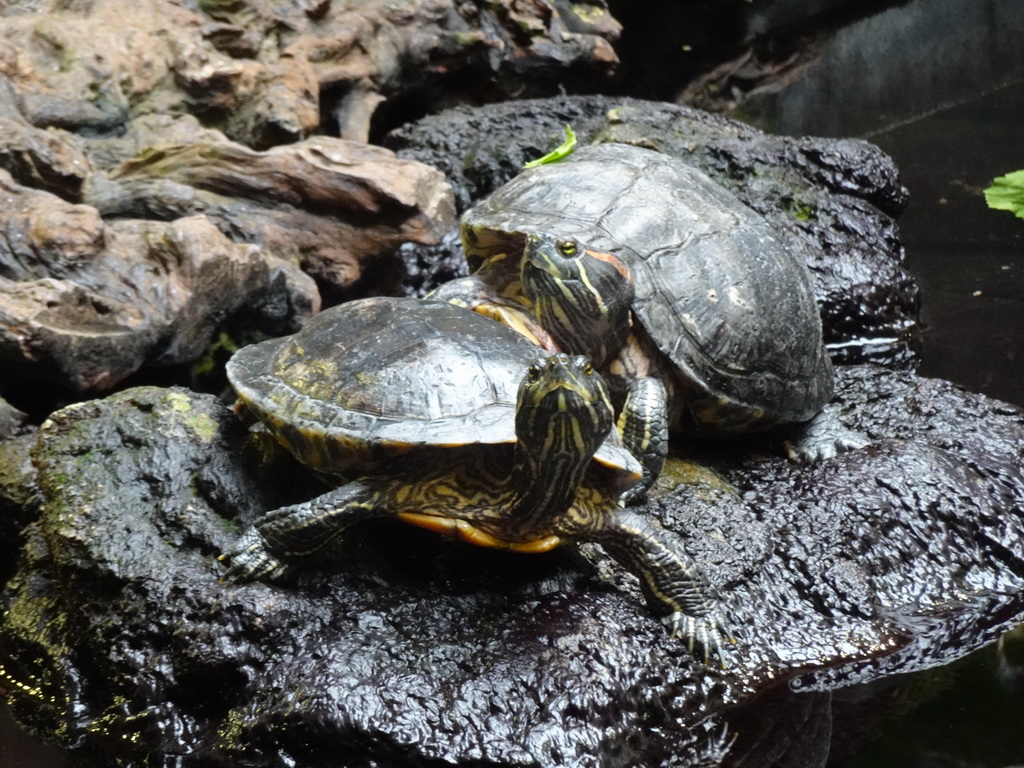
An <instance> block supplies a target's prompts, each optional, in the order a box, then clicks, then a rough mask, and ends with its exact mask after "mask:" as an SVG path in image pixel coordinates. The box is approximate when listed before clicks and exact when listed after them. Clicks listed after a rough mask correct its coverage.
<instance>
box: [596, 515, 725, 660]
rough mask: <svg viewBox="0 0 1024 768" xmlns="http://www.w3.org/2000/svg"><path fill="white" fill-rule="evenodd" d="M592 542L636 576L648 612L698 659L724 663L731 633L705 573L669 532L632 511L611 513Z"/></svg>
mask: <svg viewBox="0 0 1024 768" xmlns="http://www.w3.org/2000/svg"><path fill="white" fill-rule="evenodd" d="M595 540H596V541H597V542H598V543H599V544H601V546H602V547H604V548H605V549H606V550H607V551H608V553H609V554H610V555H611V556H612V557H614V558H615V559H616V560H618V561H619V562H620V563H621V564H622V565H623V566H624V567H625V568H627V569H628V570H630V571H631V572H632V573H634V574H636V575H637V576H638V577H639V578H640V586H641V588H642V589H643V591H644V595H645V596H646V597H647V603H648V605H649V606H650V608H651V610H652V611H653V612H654V613H656V614H658V615H659V616H660V617H661V621H662V623H663V624H665V626H666V627H667V628H668V630H669V633H670V634H671V635H672V637H678V638H680V639H681V640H683V642H684V643H685V644H686V647H687V649H688V650H689V651H690V653H691V654H693V656H694V657H695V658H697V659H698V660H701V661H703V662H704V663H705V664H709V663H711V662H712V661H714V662H715V663H716V664H718V665H719V666H721V667H723V668H724V667H725V663H724V659H723V647H724V644H725V643H726V642H734V641H733V639H732V634H731V633H730V632H729V630H728V629H726V627H725V624H724V622H723V620H722V619H721V617H720V616H719V614H718V612H717V610H716V609H715V608H714V607H713V606H712V605H711V604H710V603H709V601H708V599H707V597H706V588H705V583H704V579H703V577H702V576H701V575H700V573H699V571H698V569H697V566H696V564H695V563H694V562H693V561H692V560H691V559H690V557H689V556H688V555H687V554H686V552H685V551H684V549H683V546H682V542H681V541H679V539H678V538H677V537H676V536H675V535H674V534H672V533H671V532H669V531H666V530H665V529H664V528H659V527H656V526H653V525H651V524H650V523H649V522H647V520H646V519H644V518H643V517H641V516H640V515H637V514H634V513H632V512H619V513H617V514H614V515H612V516H611V518H610V520H609V522H608V525H607V526H606V527H605V528H604V529H603V530H602V531H601V532H600V533H599V535H598V536H597V537H596V538H595Z"/></svg>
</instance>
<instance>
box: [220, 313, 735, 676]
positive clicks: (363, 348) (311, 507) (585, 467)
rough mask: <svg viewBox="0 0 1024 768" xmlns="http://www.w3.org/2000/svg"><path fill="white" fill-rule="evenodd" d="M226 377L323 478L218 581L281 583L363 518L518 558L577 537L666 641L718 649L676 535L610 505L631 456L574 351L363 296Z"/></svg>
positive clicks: (710, 615) (714, 625) (605, 400)
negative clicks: (669, 637) (647, 611)
mask: <svg viewBox="0 0 1024 768" xmlns="http://www.w3.org/2000/svg"><path fill="white" fill-rule="evenodd" d="M227 370H228V378H229V379H230V381H231V384H232V386H233V387H234V388H235V391H236V392H237V393H238V396H239V398H240V399H241V401H242V403H244V404H245V406H246V407H247V408H248V409H249V410H250V411H252V412H253V413H254V414H255V415H256V416H257V417H258V418H259V419H260V420H261V421H262V422H263V423H264V424H265V425H266V426H267V427H268V428H269V430H270V431H271V432H272V433H273V434H274V436H275V437H276V438H277V439H278V440H279V441H280V442H281V443H282V444H283V445H284V446H285V447H286V448H287V449H288V450H289V451H291V452H292V453H293V454H294V455H295V456H296V458H298V459H299V460H300V461H301V462H303V463H304V464H306V465H307V466H308V467H310V468H311V469H313V470H315V471H317V472H318V473H319V474H321V475H325V476H328V477H331V478H332V479H335V480H336V481H337V482H338V483H339V484H338V486H337V487H336V488H334V489H333V490H330V491H328V492H326V493H325V494H323V495H321V496H319V497H317V498H315V499H312V500H311V501H307V502H303V503H299V504H295V505H292V506H286V507H282V508H280V509H276V510H271V511H269V512H267V513H265V514H263V515H262V516H261V517H259V518H258V519H257V520H256V522H255V524H254V525H253V526H252V527H251V528H250V529H249V530H247V531H246V532H245V533H244V534H243V535H242V536H241V538H240V539H239V540H238V542H237V543H236V545H235V547H234V548H233V550H232V551H231V552H230V553H228V554H227V555H225V559H228V560H230V565H229V567H228V569H227V572H226V574H225V578H226V579H227V580H229V581H236V582H239V581H250V580H254V579H266V580H274V579H278V578H280V577H282V576H285V575H286V574H287V573H288V572H289V571H290V570H291V569H292V568H294V567H295V566H296V565H298V564H301V563H302V562H304V561H307V560H308V559H309V558H310V556H311V555H313V554H315V553H317V552H318V551H320V550H323V549H325V548H327V547H329V545H331V544H332V542H334V541H335V540H336V539H337V538H338V537H339V536H342V535H344V533H345V532H346V531H347V530H348V529H349V528H350V527H351V526H352V525H354V524H356V523H359V522H361V521H364V520H367V519H371V518H382V517H393V518H398V519H401V520H404V521H405V522H408V523H412V524H414V525H418V526H421V527H424V528H428V529H430V530H434V531H437V532H440V533H444V534H448V535H452V536H456V537H458V538H461V539H462V540H464V541H467V542H470V543H473V544H477V545H481V546H487V547H497V548H502V549H509V550H513V551H517V552H524V553H535V552H546V551H548V550H550V549H553V548H555V547H557V546H560V545H561V544H563V543H567V542H576V541H593V542H596V543H598V544H600V545H601V546H602V547H604V548H605V549H606V550H607V551H608V552H609V554H611V555H612V556H613V557H614V558H616V559H617V560H618V561H619V562H621V563H622V564H623V565H624V566H625V567H626V568H627V569H629V570H631V571H632V572H633V573H635V574H636V575H637V576H638V577H639V579H640V583H641V587H642V588H643V590H644V593H645V595H646V596H647V601H648V604H649V605H650V606H651V609H652V611H653V612H654V613H656V614H658V615H659V616H660V617H661V619H662V621H663V622H664V623H665V624H666V625H667V626H668V628H669V630H670V632H671V633H672V634H673V635H678V636H681V637H682V638H683V639H684V640H685V641H686V642H687V644H688V646H689V647H690V649H691V650H694V649H696V651H697V653H698V655H700V656H702V657H703V658H704V659H705V660H708V659H710V658H716V659H720V658H721V645H722V638H723V637H724V636H725V637H727V636H728V633H727V632H725V631H724V630H723V629H722V625H721V622H720V621H719V619H718V617H717V614H716V613H715V611H714V610H713V609H712V608H711V607H710V605H709V604H708V603H707V601H706V600H705V599H704V594H703V590H702V587H701V582H700V578H699V576H698V574H697V573H696V571H695V569H694V567H693V565H692V563H691V561H690V559H689V558H688V556H687V555H686V553H685V552H684V550H683V548H682V546H681V544H680V542H679V540H678V539H677V538H676V537H675V536H674V535H673V534H672V533H671V532H669V531H665V530H663V529H661V528H659V527H657V526H654V525H651V524H650V523H649V522H648V521H647V520H646V519H645V517H644V516H642V515H640V514H637V513H634V512H631V511H629V510H626V509H624V508H623V507H622V505H621V504H620V501H619V499H620V497H621V496H622V494H623V492H624V491H627V490H628V489H629V488H630V487H632V486H633V485H635V484H636V483H637V482H638V481H639V480H640V477H641V474H640V467H639V465H638V464H637V462H636V460H635V459H634V458H633V457H632V456H631V455H630V453H629V452H628V451H627V450H625V449H624V448H623V446H622V444H621V441H620V439H619V435H618V431H617V430H616V429H614V428H613V412H612V406H611V402H610V400H609V393H608V388H607V385H606V384H605V381H604V379H603V378H602V376H601V375H600V374H599V373H598V372H597V371H596V370H595V369H594V368H593V366H592V365H591V363H590V361H589V360H587V359H586V358H584V357H582V356H579V357H570V356H568V355H565V354H555V355H550V356H549V355H545V354H544V353H543V352H542V351H541V350H539V349H537V347H536V346H535V345H533V344H531V343H530V342H529V341H527V340H526V339H524V338H523V337H522V336H521V335H520V334H518V333H516V332H514V331H512V330H510V329H508V328H505V327H503V326H502V325H500V324H498V323H494V322H492V321H491V320H488V319H486V318H484V317H481V316H480V315H478V314H474V313H472V312H469V311H466V310H465V309H462V308H459V307H456V306H453V305H451V304H447V303H443V302H436V301H421V300H416V299H393V298H372V299H362V300H357V301H352V302H348V303H346V304H342V305H340V306H338V307H334V308H332V309H327V310H324V311H323V312H321V313H320V314H319V315H317V316H316V317H314V318H313V319H312V320H311V321H310V322H309V323H307V324H306V326H305V327H304V328H303V329H302V330H301V331H299V332H298V333H297V334H295V335H293V336H288V337H284V338H279V339H272V340H269V341H265V342H262V343H259V344H255V345H251V346H248V347H245V348H243V349H241V350H239V351H238V352H237V353H236V354H235V355H234V356H233V357H232V359H231V360H230V362H229V363H228V369H227Z"/></svg>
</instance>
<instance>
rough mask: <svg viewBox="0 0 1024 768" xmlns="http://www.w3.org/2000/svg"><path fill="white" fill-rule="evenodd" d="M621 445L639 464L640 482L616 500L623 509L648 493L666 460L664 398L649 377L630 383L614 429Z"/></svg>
mask: <svg viewBox="0 0 1024 768" xmlns="http://www.w3.org/2000/svg"><path fill="white" fill-rule="evenodd" d="M616 428H617V429H618V431H619V435H620V436H621V438H622V444H623V445H624V446H625V447H626V450H627V451H629V452H630V453H631V454H633V456H634V457H635V458H636V460H637V461H639V462H640V466H641V467H642V469H643V475H642V476H641V478H640V481H639V482H638V483H637V484H636V485H634V486H632V487H631V488H629V489H628V490H627V491H626V492H625V493H623V494H622V495H621V496H620V497H619V502H620V503H621V504H623V505H628V504H633V503H635V502H637V501H639V500H640V499H641V498H643V497H644V495H646V493H647V491H649V490H650V489H651V486H652V485H654V483H655V481H656V480H657V479H658V476H659V475H661V471H662V470H663V469H664V468H665V457H666V456H668V396H667V393H666V392H665V386H664V385H663V384H662V383H661V382H660V381H658V380H657V379H655V378H654V377H652V376H645V377H643V378H639V379H634V380H633V381H631V382H630V384H629V387H628V389H627V390H626V402H625V404H624V405H623V406H622V412H621V413H620V414H619V421H618V424H617V425H616Z"/></svg>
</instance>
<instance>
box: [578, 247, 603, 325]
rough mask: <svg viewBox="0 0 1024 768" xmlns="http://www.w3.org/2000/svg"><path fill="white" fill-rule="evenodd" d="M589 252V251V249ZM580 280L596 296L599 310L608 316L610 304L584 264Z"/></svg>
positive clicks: (581, 268)
mask: <svg viewBox="0 0 1024 768" xmlns="http://www.w3.org/2000/svg"><path fill="white" fill-rule="evenodd" d="M588 253H589V251H588ZM580 281H581V282H582V283H583V284H584V285H585V286H587V290H588V291H590V295H591V296H593V297H594V299H595V304H596V305H597V309H598V311H600V313H601V314H602V315H603V316H605V317H607V316H608V304H607V303H606V302H605V300H604V297H603V296H602V295H601V292H600V291H598V290H597V289H596V288H595V287H594V285H593V283H591V282H590V275H588V274H587V269H586V267H585V266H583V265H582V264H581V265H580Z"/></svg>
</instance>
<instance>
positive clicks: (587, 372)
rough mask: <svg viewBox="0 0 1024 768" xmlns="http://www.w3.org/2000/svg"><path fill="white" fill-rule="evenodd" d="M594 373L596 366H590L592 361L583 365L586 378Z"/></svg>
mask: <svg viewBox="0 0 1024 768" xmlns="http://www.w3.org/2000/svg"><path fill="white" fill-rule="evenodd" d="M593 372H594V366H593V365H591V364H590V361H589V360H587V361H585V362H584V363H583V374H584V375H585V376H589V375H590V374H592V373H593Z"/></svg>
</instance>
